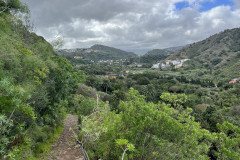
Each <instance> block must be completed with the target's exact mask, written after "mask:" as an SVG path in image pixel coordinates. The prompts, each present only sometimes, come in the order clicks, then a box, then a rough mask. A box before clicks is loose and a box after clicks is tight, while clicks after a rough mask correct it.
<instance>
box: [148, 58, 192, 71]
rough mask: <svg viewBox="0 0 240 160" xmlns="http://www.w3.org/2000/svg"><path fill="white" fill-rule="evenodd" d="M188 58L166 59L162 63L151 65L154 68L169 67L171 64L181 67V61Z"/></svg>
mask: <svg viewBox="0 0 240 160" xmlns="http://www.w3.org/2000/svg"><path fill="white" fill-rule="evenodd" d="M188 60H190V59H181V60H166V61H165V62H164V63H156V64H154V65H153V66H152V68H154V69H158V68H169V67H171V65H173V66H174V68H176V69H177V68H181V67H182V66H183V63H184V62H186V61H188Z"/></svg>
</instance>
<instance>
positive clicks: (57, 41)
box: [50, 36, 64, 50]
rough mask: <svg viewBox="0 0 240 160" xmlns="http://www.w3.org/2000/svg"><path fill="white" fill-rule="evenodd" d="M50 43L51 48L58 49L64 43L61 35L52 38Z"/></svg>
mask: <svg viewBox="0 0 240 160" xmlns="http://www.w3.org/2000/svg"><path fill="white" fill-rule="evenodd" d="M50 43H51V45H52V46H53V48H54V49H55V50H58V49H60V48H62V47H63V45H64V39H63V37H62V36H57V37H56V38H55V39H54V40H52V41H51V42H50Z"/></svg>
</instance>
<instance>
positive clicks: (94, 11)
mask: <svg viewBox="0 0 240 160" xmlns="http://www.w3.org/2000/svg"><path fill="white" fill-rule="evenodd" d="M22 1H23V2H26V3H27V4H28V5H29V8H30V10H31V12H32V20H33V22H34V23H35V26H36V28H37V30H36V31H37V33H38V34H40V35H42V36H44V37H45V38H46V39H48V40H51V39H52V38H54V37H55V36H56V35H61V36H63V37H64V39H65V46H64V47H65V48H76V47H89V46H91V45H93V44H95V43H98V44H104V45H110V46H113V47H117V48H121V49H125V50H145V49H152V48H164V47H171V46H179V45H185V44H188V43H192V42H195V41H198V40H202V39H204V38H207V37H208V36H210V35H212V34H214V33H218V32H219V31H222V30H224V29H228V28H234V27H239V25H240V23H239V22H240V9H238V8H237V6H240V3H239V1H238V0H233V1H236V2H235V9H234V10H233V9H232V8H231V7H228V6H219V7H216V8H213V9H211V10H209V11H205V12H198V8H197V7H193V8H185V9H182V10H177V9H176V8H175V5H174V3H176V2H180V1H183V0H162V1H159V0H69V1H66V0H51V1H49V0H41V1H40V0H39V1H38V0H22ZM188 1H189V2H191V4H194V3H197V4H198V3H199V2H200V0H188ZM205 1H206V0H205ZM196 6H197V5H196Z"/></svg>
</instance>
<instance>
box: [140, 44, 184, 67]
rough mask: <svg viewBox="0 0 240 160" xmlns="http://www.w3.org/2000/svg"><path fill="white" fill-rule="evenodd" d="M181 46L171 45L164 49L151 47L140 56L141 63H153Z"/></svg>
mask: <svg viewBox="0 0 240 160" xmlns="http://www.w3.org/2000/svg"><path fill="white" fill-rule="evenodd" d="M182 48H183V46H179V47H171V48H165V49H153V50H151V51H148V52H147V53H146V54H145V55H143V56H142V57H140V61H141V63H155V62H158V61H160V60H164V59H166V58H167V57H168V56H170V55H171V54H173V53H174V52H175V51H177V50H180V49H182Z"/></svg>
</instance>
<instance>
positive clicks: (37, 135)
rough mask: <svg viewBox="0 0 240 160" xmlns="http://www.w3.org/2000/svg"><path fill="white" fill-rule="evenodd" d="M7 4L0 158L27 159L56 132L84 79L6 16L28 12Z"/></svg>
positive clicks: (2, 25) (0, 37) (0, 24)
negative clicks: (70, 99)
mask: <svg viewBox="0 0 240 160" xmlns="http://www.w3.org/2000/svg"><path fill="white" fill-rule="evenodd" d="M4 3H5V2H3V1H1V2H0V10H2V8H3V6H4ZM8 5H9V6H8ZM6 6H7V8H6V9H5V10H2V12H1V13H0V159H19V160H20V159H26V160H32V159H36V157H39V158H40V157H41V156H42V155H43V154H45V153H46V152H48V150H49V149H50V148H51V142H52V141H54V137H55V138H56V136H57V134H59V133H60V132H61V128H62V127H61V125H62V120H63V119H64V115H65V111H66V109H67V108H68V105H67V103H68V100H69V98H71V97H72V96H71V94H73V93H75V92H76V90H77V87H78V83H79V80H80V79H81V78H80V77H79V75H82V76H84V75H83V73H82V72H81V71H78V70H76V69H74V68H72V65H71V64H70V63H69V61H67V60H66V59H63V58H61V57H59V56H58V55H57V54H56V53H55V51H54V50H53V47H52V46H51V45H50V44H49V43H48V42H47V41H46V40H45V39H44V38H43V37H40V36H37V35H36V34H35V33H33V32H30V31H31V30H30V29H31V28H29V26H28V25H24V22H22V21H21V19H19V18H17V17H15V16H14V15H12V14H11V13H16V14H17V13H19V14H21V13H23V14H25V13H26V14H27V13H28V10H27V7H26V6H24V5H22V4H21V2H20V1H18V0H15V1H11V3H10V2H9V3H7V4H6ZM13 11H14V12H13ZM82 78H83V77H82ZM29 151H30V152H29Z"/></svg>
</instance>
